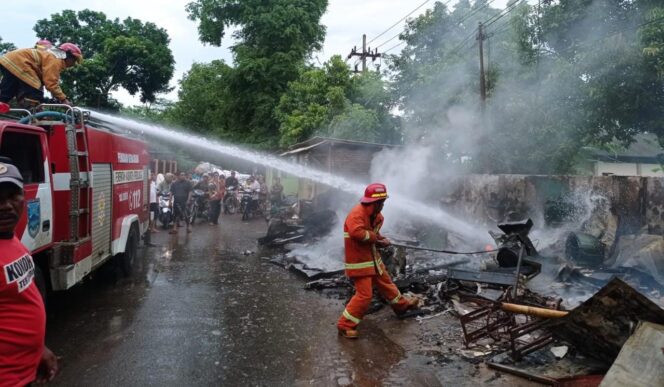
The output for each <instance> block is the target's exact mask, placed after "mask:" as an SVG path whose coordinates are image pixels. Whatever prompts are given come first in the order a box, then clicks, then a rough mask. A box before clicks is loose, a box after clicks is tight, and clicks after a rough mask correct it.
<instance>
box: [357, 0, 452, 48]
mask: <svg viewBox="0 0 664 387" xmlns="http://www.w3.org/2000/svg"><path fill="white" fill-rule="evenodd" d="M429 1H431V0H426V1H424V2H423V3H422V4H420V5H418V6H417V7H416V8H415V9H414V10H412V11H410V12H409V13H408V14H407V15H406V16H404V17H402V18H401V19H399V21H397V22H396V23H394V24H392V25H391V26H390V27H389V28H388V29H386V30H385V31H383V32H381V33H380V34H378V35H377V36H375V37H374V38H373V39H371V40H370V41H368V42H367V44H370V43H371V42H373V41H375V40H376V39H378V38H380V37H381V36H383V35H385V34H386V33H387V32H388V31H389V30H391V29H392V28H394V27H396V26H398V25H399V23H401V22H402V21H404V20H406V18H408V16H410V15H412V14H414V13H415V12H416V11H417V10H418V9H420V8H422V7H423V6H424V5H425V4H426V3H428V2H429ZM450 1H451V0H450ZM448 2H449V1H448ZM399 34H401V33H399ZM399 34H398V35H397V36H399ZM392 39H393V38H392ZM383 44H385V43H383Z"/></svg>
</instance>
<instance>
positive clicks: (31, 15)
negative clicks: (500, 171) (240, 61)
mask: <svg viewBox="0 0 664 387" xmlns="http://www.w3.org/2000/svg"><path fill="white" fill-rule="evenodd" d="M190 1H191V0H162V1H160V2H156V1H137V0H103V1H102V0H58V1H48V2H46V1H41V0H22V1H15V2H11V3H10V2H4V1H3V3H5V4H3V6H2V11H1V12H2V25H1V26H0V37H2V39H3V40H4V41H7V42H12V43H14V44H15V45H17V46H18V47H31V46H32V45H34V43H35V41H36V40H37V37H36V36H35V32H34V31H33V30H32V27H33V26H34V25H35V23H36V22H37V20H39V19H43V18H48V17H49V16H50V15H51V14H53V13H58V12H61V11H62V10H64V9H73V10H81V9H85V8H88V9H92V10H95V11H101V12H104V13H105V14H106V16H108V17H109V18H116V17H119V18H120V19H123V18H126V17H133V18H137V19H141V20H143V21H151V22H153V23H155V24H157V25H158V26H160V27H163V28H165V29H166V30H167V31H168V34H169V36H170V38H171V50H172V51H173V55H174V56H175V61H176V64H175V74H174V77H173V80H172V81H171V84H172V86H176V85H177V81H178V80H179V79H181V78H182V74H183V73H184V72H186V71H187V70H188V69H189V68H190V67H191V64H192V63H194V62H209V61H211V60H213V59H225V60H226V61H227V62H228V63H231V61H232V58H231V54H230V52H229V51H228V46H229V45H230V44H232V41H231V40H230V39H226V40H225V41H224V42H223V46H222V47H213V46H206V45H203V44H202V43H200V42H199V40H198V32H197V30H196V23H195V22H193V21H191V20H189V19H188V18H187V13H186V12H185V10H184V8H185V5H186V4H187V3H189V2H190ZM423 2H424V0H330V1H329V6H328V10H327V13H326V14H325V15H324V16H323V20H322V23H323V24H324V25H325V26H327V37H326V39H325V45H324V47H323V50H322V52H320V53H317V54H315V55H314V58H317V59H318V60H319V61H320V62H324V61H326V60H327V59H328V58H329V57H331V56H332V55H336V54H341V55H343V56H345V55H347V54H348V52H349V51H350V49H351V48H352V47H353V46H355V45H358V46H359V45H361V42H362V34H363V33H366V34H367V40H371V39H372V38H373V37H375V36H376V35H378V34H380V33H381V32H382V31H384V30H385V29H386V28H388V27H389V26H391V25H392V24H394V23H395V22H397V21H398V20H399V19H401V18H402V17H404V16H406V15H407V14H408V13H410V12H411V11H413V10H414V9H415V8H416V7H418V6H419V5H420V4H422V3H423ZM454 2H456V0H452V3H454ZM433 3H434V1H433V0H431V1H429V2H427V3H426V4H425V5H424V6H423V7H421V8H419V9H418V10H417V11H415V12H414V13H413V14H412V15H411V17H415V16H417V15H419V14H421V13H422V12H424V11H425V10H426V9H427V8H430V7H431V6H432V5H433ZM506 3H507V0H494V2H493V3H492V6H493V7H496V8H498V7H500V8H504V7H505V4H506ZM402 26H403V23H400V25H399V26H398V27H395V28H393V29H392V30H390V31H389V32H387V33H386V34H385V35H383V36H381V37H380V38H379V39H377V40H376V41H375V42H372V43H371V46H372V47H375V46H376V44H380V43H383V41H384V40H387V39H389V38H391V37H392V36H394V35H396V34H397V33H399V31H400V30H401V28H402ZM398 42H399V41H398V40H397V39H394V40H393V41H391V42H389V43H387V44H385V45H384V46H383V47H381V48H382V50H385V49H388V48H390V47H392V46H393V44H395V43H398ZM395 52H396V50H395ZM84 54H85V52H84ZM351 63H352V62H351ZM115 97H116V98H118V99H119V100H120V101H121V102H122V103H125V104H138V103H139V101H138V98H132V97H131V96H130V95H129V94H128V93H126V92H123V91H120V92H118V93H116V94H115ZM167 97H168V98H171V99H175V98H176V92H175V91H174V92H173V93H171V94H170V95H168V96H167Z"/></svg>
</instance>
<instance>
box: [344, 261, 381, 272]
mask: <svg viewBox="0 0 664 387" xmlns="http://www.w3.org/2000/svg"><path fill="white" fill-rule="evenodd" d="M373 266H374V262H373V261H368V262H361V263H347V264H346V270H353V269H366V268H369V267H373Z"/></svg>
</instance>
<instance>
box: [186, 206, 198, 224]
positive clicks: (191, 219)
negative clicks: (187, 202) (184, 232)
mask: <svg viewBox="0 0 664 387" xmlns="http://www.w3.org/2000/svg"><path fill="white" fill-rule="evenodd" d="M197 212H198V205H197V204H195V203H194V204H193V205H192V206H191V209H190V210H189V214H187V216H188V218H187V221H188V222H189V224H194V222H195V221H196V213H197Z"/></svg>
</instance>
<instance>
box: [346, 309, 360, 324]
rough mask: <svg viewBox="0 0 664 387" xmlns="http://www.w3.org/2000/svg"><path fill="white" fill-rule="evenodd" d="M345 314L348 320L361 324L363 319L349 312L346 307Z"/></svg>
mask: <svg viewBox="0 0 664 387" xmlns="http://www.w3.org/2000/svg"><path fill="white" fill-rule="evenodd" d="M343 316H344V317H345V318H347V319H348V320H350V321H352V322H354V323H355V324H359V323H360V321H362V320H361V319H359V318H357V317H355V316H353V315H352V314H350V313H348V310H347V309H344V313H343Z"/></svg>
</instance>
